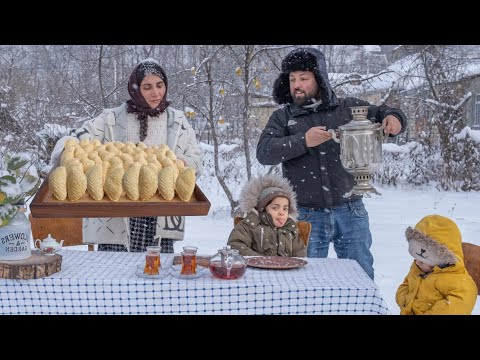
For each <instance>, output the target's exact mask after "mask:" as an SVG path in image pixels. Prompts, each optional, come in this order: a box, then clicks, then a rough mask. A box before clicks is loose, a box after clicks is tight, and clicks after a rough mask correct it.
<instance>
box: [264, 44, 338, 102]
mask: <svg viewBox="0 0 480 360" xmlns="http://www.w3.org/2000/svg"><path fill="white" fill-rule="evenodd" d="M299 70H306V71H311V72H313V74H314V75H315V79H316V80H317V84H318V88H319V90H320V92H321V94H322V105H321V106H320V107H321V108H329V107H332V106H336V105H338V100H337V96H336V95H335V93H334V92H333V90H332V86H331V85H330V81H329V80H328V72H327V63H326V62H325V55H323V53H322V52H321V51H320V50H317V49H314V48H306V47H303V48H298V49H295V50H293V51H291V52H290V53H289V54H287V56H285V58H284V59H283V60H282V73H281V74H280V75H279V76H278V78H277V79H276V80H275V83H274V84H273V93H272V95H273V99H274V100H275V102H276V103H277V104H280V105H282V104H292V103H293V98H292V95H291V94H290V84H289V80H288V76H289V74H290V73H291V72H292V71H299Z"/></svg>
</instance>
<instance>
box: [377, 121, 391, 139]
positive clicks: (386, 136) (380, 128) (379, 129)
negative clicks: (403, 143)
mask: <svg viewBox="0 0 480 360" xmlns="http://www.w3.org/2000/svg"><path fill="white" fill-rule="evenodd" d="M386 127H387V124H381V126H380V127H379V128H378V131H382V136H383V137H382V141H385V140H387V138H388V136H389V134H385V133H384V132H383V130H384V129H385V128H386Z"/></svg>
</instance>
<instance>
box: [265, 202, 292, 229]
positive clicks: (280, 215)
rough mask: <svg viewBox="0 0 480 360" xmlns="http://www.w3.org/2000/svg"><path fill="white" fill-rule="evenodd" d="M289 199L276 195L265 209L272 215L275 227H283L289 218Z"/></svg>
mask: <svg viewBox="0 0 480 360" xmlns="http://www.w3.org/2000/svg"><path fill="white" fill-rule="evenodd" d="M289 204H290V203H289V201H288V199H287V198H284V197H276V198H275V199H273V200H272V202H271V203H270V204H268V205H267V207H266V208H265V210H266V211H267V213H269V214H270V215H272V219H273V225H275V227H282V226H283V225H285V223H286V222H287V219H288V210H289Z"/></svg>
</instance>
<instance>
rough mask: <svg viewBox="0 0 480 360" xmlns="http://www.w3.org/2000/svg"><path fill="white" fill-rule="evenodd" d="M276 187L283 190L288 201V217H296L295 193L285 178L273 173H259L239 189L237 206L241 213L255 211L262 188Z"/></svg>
mask: <svg viewBox="0 0 480 360" xmlns="http://www.w3.org/2000/svg"><path fill="white" fill-rule="evenodd" d="M269 187H276V188H280V189H282V190H284V191H285V193H286V195H287V198H288V200H289V202H290V211H289V217H291V218H292V219H294V220H295V219H296V217H297V194H296V193H295V191H294V190H293V187H292V186H291V185H290V183H289V182H288V180H287V179H285V178H283V177H281V176H279V175H274V174H266V175H261V176H259V177H257V178H253V179H251V180H250V181H249V182H248V183H247V184H246V185H245V186H244V187H243V188H242V190H241V191H240V199H239V207H240V211H242V212H243V213H248V212H250V211H257V205H258V201H259V195H260V193H261V192H262V190H264V189H266V188H269Z"/></svg>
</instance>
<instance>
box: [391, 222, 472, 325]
mask: <svg viewBox="0 0 480 360" xmlns="http://www.w3.org/2000/svg"><path fill="white" fill-rule="evenodd" d="M405 236H406V238H407V241H408V251H409V252H410V255H412V256H413V258H414V259H415V260H414V262H413V264H412V266H411V267H410V272H409V273H408V275H407V276H406V277H405V280H404V281H403V283H402V284H401V285H400V287H399V288H398V290H397V294H396V301H397V304H398V305H399V306H400V313H401V314H402V315H426V314H431V315H441V314H463V315H470V314H471V313H472V310H473V308H474V307H475V302H476V301H477V294H478V290H477V286H476V285H475V282H474V281H473V279H472V277H471V276H470V275H469V274H468V272H467V270H466V269H465V265H464V263H463V251H462V236H461V234H460V230H459V229H458V227H457V225H456V224H455V222H454V221H452V220H451V219H449V218H446V217H443V216H440V215H429V216H426V217H424V218H423V219H422V220H420V221H419V222H418V224H417V225H415V228H414V229H412V228H411V227H409V228H408V229H407V230H406V232H405Z"/></svg>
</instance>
